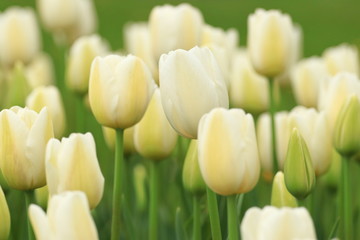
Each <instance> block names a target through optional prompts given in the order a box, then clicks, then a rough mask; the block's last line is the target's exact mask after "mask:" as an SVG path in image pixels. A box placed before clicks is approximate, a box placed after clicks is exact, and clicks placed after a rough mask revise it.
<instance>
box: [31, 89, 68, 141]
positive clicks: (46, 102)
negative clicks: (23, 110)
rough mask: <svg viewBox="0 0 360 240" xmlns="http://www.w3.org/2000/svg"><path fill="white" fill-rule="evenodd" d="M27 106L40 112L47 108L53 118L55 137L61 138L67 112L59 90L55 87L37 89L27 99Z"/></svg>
mask: <svg viewBox="0 0 360 240" xmlns="http://www.w3.org/2000/svg"><path fill="white" fill-rule="evenodd" d="M26 106H27V107H29V108H30V109H32V110H34V111H36V112H40V111H41V109H42V108H43V107H47V109H48V111H49V114H50V116H51V119H52V122H53V126H54V135H55V137H57V138H59V137H61V136H62V135H63V134H64V131H65V126H66V118H65V110H64V105H63V103H62V100H61V95H60V92H59V90H58V89H57V88H56V87H55V86H48V87H45V86H42V87H37V88H35V89H34V90H33V91H32V92H31V93H30V95H29V96H28V97H27V99H26Z"/></svg>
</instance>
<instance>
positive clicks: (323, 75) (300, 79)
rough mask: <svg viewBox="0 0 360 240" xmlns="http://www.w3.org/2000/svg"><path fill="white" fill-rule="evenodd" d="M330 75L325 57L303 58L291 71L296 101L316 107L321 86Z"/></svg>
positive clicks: (306, 105)
mask: <svg viewBox="0 0 360 240" xmlns="http://www.w3.org/2000/svg"><path fill="white" fill-rule="evenodd" d="M328 77H329V74H328V72H327V69H326V66H325V63H324V61H323V59H321V58H319V57H311V58H307V59H304V60H301V61H300V62H299V63H297V64H296V65H295V66H294V68H293V70H292V72H291V84H292V89H293V91H294V95H295V98H296V101H297V102H298V103H299V104H301V105H303V106H305V107H316V106H317V103H318V98H319V92H320V86H321V85H322V82H323V81H327V78H328Z"/></svg>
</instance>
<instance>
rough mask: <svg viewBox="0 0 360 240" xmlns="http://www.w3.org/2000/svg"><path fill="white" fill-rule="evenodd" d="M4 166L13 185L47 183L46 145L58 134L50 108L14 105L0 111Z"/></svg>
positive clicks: (28, 186) (1, 165) (0, 153)
mask: <svg viewBox="0 0 360 240" xmlns="http://www.w3.org/2000/svg"><path fill="white" fill-rule="evenodd" d="M0 136H1V139H2V140H1V141H0V168H1V171H2V173H3V175H4V177H5V179H6V181H7V183H8V184H9V186H10V187H12V188H15V189H19V190H30V189H35V188H39V187H42V186H44V185H45V184H46V178H45V148H46V144H47V142H48V140H49V139H50V138H52V137H53V136H54V133H53V126H52V122H51V117H50V114H49V113H48V110H47V109H46V107H45V108H43V109H42V110H41V111H40V113H36V112H35V111H33V110H30V109H28V108H20V107H12V108H10V109H9V110H8V109H5V110H2V111H1V112H0Z"/></svg>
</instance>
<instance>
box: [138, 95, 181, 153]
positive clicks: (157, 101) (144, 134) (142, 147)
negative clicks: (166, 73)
mask: <svg viewBox="0 0 360 240" xmlns="http://www.w3.org/2000/svg"><path fill="white" fill-rule="evenodd" d="M134 128H135V129H134V143H135V148H136V150H137V152H139V153H140V154H141V155H142V156H143V157H145V158H149V159H151V160H161V159H164V158H166V157H168V156H169V155H170V154H171V152H172V151H173V149H174V148H175V145H176V141H177V137H178V135H177V134H176V132H175V131H174V129H173V128H172V127H171V125H170V124H169V121H168V120H167V119H166V116H165V113H164V110H163V107H162V105H161V96H160V89H158V88H156V89H155V92H154V94H153V96H152V98H151V100H150V103H149V105H148V108H147V110H146V112H145V114H144V117H143V118H142V119H141V120H140V122H139V123H138V124H136V125H135V126H134Z"/></svg>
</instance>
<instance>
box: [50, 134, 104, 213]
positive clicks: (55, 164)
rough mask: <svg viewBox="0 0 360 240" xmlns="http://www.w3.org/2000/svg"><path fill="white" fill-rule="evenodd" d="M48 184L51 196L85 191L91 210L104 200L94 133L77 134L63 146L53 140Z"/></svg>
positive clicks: (72, 135) (102, 180) (102, 178)
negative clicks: (65, 192) (66, 192)
mask: <svg viewBox="0 0 360 240" xmlns="http://www.w3.org/2000/svg"><path fill="white" fill-rule="evenodd" d="M45 161H46V162H45V164H46V180H47V184H48V187H49V192H50V195H51V196H52V195H55V194H58V193H61V192H64V191H71V190H79V191H83V192H84V193H85V194H86V196H87V198H88V200H89V204H90V207H91V208H95V207H96V206H97V205H98V204H99V202H100V200H101V197H102V194H103V189H104V177H103V175H102V173H101V170H100V167H99V163H98V159H97V156H96V148H95V142H94V138H93V136H92V134H91V133H86V134H80V133H73V134H71V135H70V137H69V138H62V139H61V142H60V141H59V140H57V139H51V140H50V141H49V143H48V145H47V148H46V159H45Z"/></svg>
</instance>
